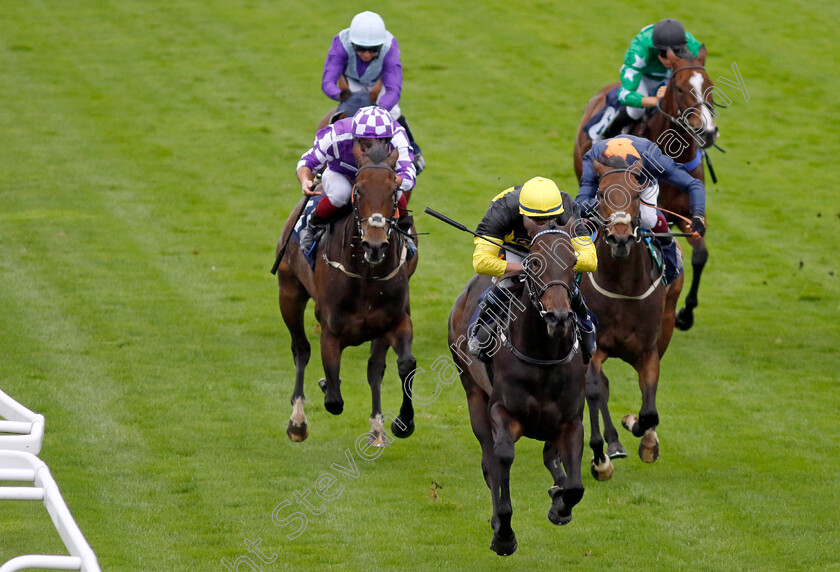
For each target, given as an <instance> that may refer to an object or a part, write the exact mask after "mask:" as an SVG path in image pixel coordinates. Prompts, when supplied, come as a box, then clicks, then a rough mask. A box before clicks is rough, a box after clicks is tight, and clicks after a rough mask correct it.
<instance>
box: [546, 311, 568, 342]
mask: <svg viewBox="0 0 840 572" xmlns="http://www.w3.org/2000/svg"><path fill="white" fill-rule="evenodd" d="M543 319H544V320H545V325H546V329H547V331H548V335H549V336H551V337H552V338H558V337H565V336H568V335H569V333H570V332H571V329H572V326H573V324H574V322H575V318H574V315H573V314H572V313H571V312H569V311H562V310H554V311H553V312H548V313H546V315H545V316H543Z"/></svg>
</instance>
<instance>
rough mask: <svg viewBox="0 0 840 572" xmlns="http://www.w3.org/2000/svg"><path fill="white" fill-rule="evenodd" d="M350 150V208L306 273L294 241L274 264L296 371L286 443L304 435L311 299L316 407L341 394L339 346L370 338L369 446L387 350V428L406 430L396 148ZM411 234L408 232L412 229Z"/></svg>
mask: <svg viewBox="0 0 840 572" xmlns="http://www.w3.org/2000/svg"><path fill="white" fill-rule="evenodd" d="M366 141H369V142H371V145H372V146H371V147H370V148H368V149H367V150H363V149H362V147H361V145H360V144H359V143H358V142H357V143H356V145H355V146H354V149H353V152H354V155H355V157H356V164H357V166H358V168H359V171H358V173H357V176H356V184H355V186H354V188H353V200H352V205H353V212H352V216H347V217H344V218H342V219H339V220H337V221H335V222H334V223H333V225H332V226H331V227H330V230H329V231H328V233H327V235H326V236H325V237H324V238H323V239H322V241H321V243H322V244H320V245H319V247H318V248H319V251H318V257H317V262H316V264H315V269H314V271H313V270H311V269H310V267H309V264H308V263H307V262H306V260H305V259H304V258H303V255H302V254H301V252H300V249H299V248H296V246H297V245H296V244H292V247H291V248H288V249H287V250H286V251H285V254H284V255H283V258H282V259H281V263H280V265H279V267H278V273H277V279H278V284H279V288H280V294H279V298H280V311H281V313H282V315H283V320H284V321H285V323H286V327H287V328H288V329H289V333H290V334H291V336H292V355H293V356H294V360H295V367H296V369H297V374H296V376H295V389H294V393H293V394H292V406H293V408H294V411H293V413H292V417H291V419H290V421H289V425H288V428H287V429H286V433H287V434H288V436H289V438H290V439H291V440H292V441H303V440H304V439H306V437H307V435H308V433H309V428H308V425H307V420H306V415H305V413H304V402H305V397H304V392H303V376H304V370H305V368H306V365H307V363H308V362H309V356H310V346H309V341H308V340H307V339H306V331H305V329H304V310H305V308H306V304H307V302H308V301H309V298H313V299H314V300H315V317H316V319H317V320H318V323H319V324H320V325H321V358H322V361H323V365H324V373H325V376H326V378H325V382H324V383H323V385H322V389H323V390H324V394H325V396H324V407H325V408H326V409H327V411H329V412H330V413H332V414H333V415H338V414H340V413H341V412H342V410H343V408H344V400H343V399H342V397H341V387H340V384H341V379H340V378H339V369H340V366H341V353H342V351H343V350H344V348H346V347H347V346H357V345H360V344H362V343H363V342H366V341H370V342H371V346H370V359H369V360H368V367H367V378H368V383H369V384H370V388H371V394H372V403H373V407H372V411H371V416H370V422H371V434H370V443H371V444H373V445H376V446H383V447H384V446H387V444H388V439H387V437H386V435H385V431H384V425H383V415H382V405H381V402H380V387H381V384H382V376H383V375H384V373H385V355H386V354H387V352H388V348H389V347H392V348H394V351H395V352H396V354H397V367H398V371H399V376H400V379H401V380H402V382H403V402H402V407H401V408H400V414H399V416H398V417H396V418H395V419H393V422H392V424H391V429H392V431H393V433H394V435H396V436H397V437H408V436H409V435H411V433H412V432H413V431H414V409H413V407H412V402H411V398H410V395H411V393H410V392H411V373H412V372H413V371H414V370H415V368H416V362H415V359H414V356H413V355H412V353H411V342H412V337H413V327H412V322H411V316H410V307H409V289H408V279H409V277H410V276H411V275H412V274H413V273H414V270H415V269H416V268H417V256H415V257H413V258H412V259H411V260H410V261H408V262H406V252H407V249H406V244H405V240H404V239H403V237H402V235H401V234H399V232H394V229H395V227H396V225H395V220H394V217H395V216H396V208H397V206H396V198H397V184H396V174H395V172H394V167H395V165H396V162H397V157H398V152H397V151H396V150H394V151H393V152H391V151H390V147H389V146H388V145H387V143H385V142H384V141H383V140H380V139H370V140H366ZM304 204H305V201H302V202H301V204H299V205H298V206H297V208H296V209H295V210H294V211H293V212H292V214H291V215H290V217H289V219H288V221H287V222H286V224H285V226H284V228H283V234H282V236H281V239H280V242H279V243H278V245H277V246H278V249H277V250H278V254H279V251H280V247H281V245H282V244H285V241H286V237H287V236H288V234H289V233H290V232H292V229H293V227H294V223H295V221H296V220H297V218H298V217H297V214H298V212H300V209H301V208H303V206H304ZM415 234H416V233H415Z"/></svg>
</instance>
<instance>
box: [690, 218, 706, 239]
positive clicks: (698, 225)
mask: <svg viewBox="0 0 840 572" xmlns="http://www.w3.org/2000/svg"><path fill="white" fill-rule="evenodd" d="M691 230H693V231H694V232H696V233H697V234H699V235H700V236H705V234H706V221H705V220H703V217H701V216H694V217H692V218H691Z"/></svg>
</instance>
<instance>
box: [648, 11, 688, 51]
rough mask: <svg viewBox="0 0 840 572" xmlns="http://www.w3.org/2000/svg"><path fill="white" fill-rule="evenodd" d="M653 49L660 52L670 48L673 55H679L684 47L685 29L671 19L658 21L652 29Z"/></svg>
mask: <svg viewBox="0 0 840 572" xmlns="http://www.w3.org/2000/svg"><path fill="white" fill-rule="evenodd" d="M653 47H654V49H656V50H659V51H660V52H666V51H667V50H668V48H671V49H672V50H674V53H675V54H677V55H680V52H684V51H685V47H686V40H685V28H683V25H682V24H680V23H679V22H678V21H677V20H674V19H672V18H665V19H664V20H660V21H659V22H657V23H656V25H655V26H654V27H653Z"/></svg>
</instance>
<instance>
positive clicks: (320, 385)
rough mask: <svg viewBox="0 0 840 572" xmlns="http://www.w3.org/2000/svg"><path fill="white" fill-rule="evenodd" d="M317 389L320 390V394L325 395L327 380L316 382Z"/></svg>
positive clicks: (322, 379)
mask: <svg viewBox="0 0 840 572" xmlns="http://www.w3.org/2000/svg"><path fill="white" fill-rule="evenodd" d="M318 387H320V388H321V393H327V379H326V378H324V377H322V378H321V379H319V380H318Z"/></svg>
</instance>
